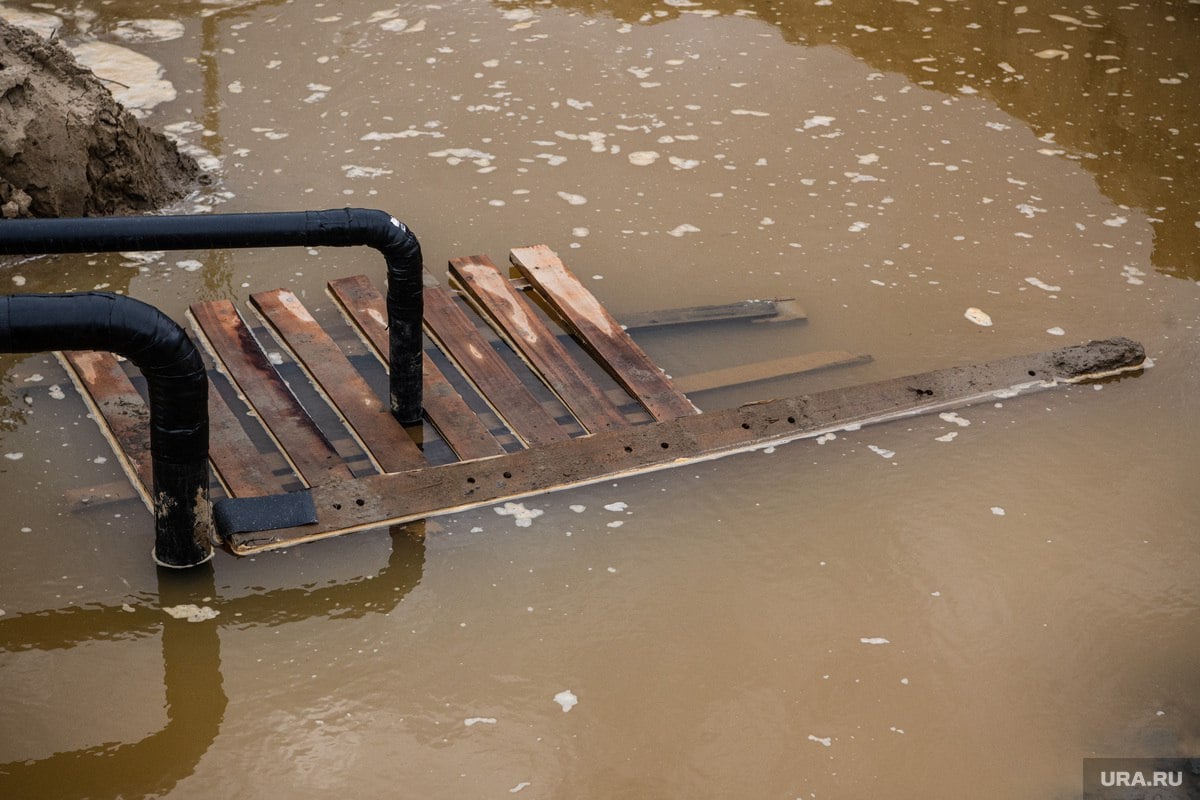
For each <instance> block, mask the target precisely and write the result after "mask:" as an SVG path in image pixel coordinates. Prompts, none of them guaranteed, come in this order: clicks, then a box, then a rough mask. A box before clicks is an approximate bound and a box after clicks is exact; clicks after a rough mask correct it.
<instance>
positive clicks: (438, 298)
mask: <svg viewBox="0 0 1200 800" xmlns="http://www.w3.org/2000/svg"><path fill="white" fill-rule="evenodd" d="M425 326H426V330H427V331H428V332H429V335H430V336H432V337H433V338H434V340H435V341H436V342H437V343H438V346H439V347H441V349H442V352H444V353H445V354H446V355H447V356H448V357H449V358H450V359H451V360H452V361H453V362H454V363H455V365H456V366H457V367H458V369H459V371H461V372H462V373H463V375H464V376H466V378H467V379H468V380H470V381H471V383H472V384H474V385H475V387H476V388H477V389H478V390H479V394H480V396H481V397H483V399H484V400H486V401H487V403H488V404H489V405H490V406H491V407H492V409H493V410H495V412H496V414H497V415H498V416H499V417H500V418H501V419H502V420H504V422H505V424H507V425H508V427H509V429H510V430H511V431H512V432H513V433H514V434H516V436H517V438H519V439H520V440H521V441H523V442H524V443H525V444H527V445H529V446H530V447H536V446H540V445H544V444H549V443H551V442H559V441H563V440H564V439H569V438H570V434H569V433H568V432H567V430H566V429H565V428H563V427H562V426H561V425H559V424H558V423H557V422H556V421H555V420H554V417H553V416H551V415H550V413H549V412H548V411H546V409H545V408H543V407H542V404H541V403H540V402H538V399H537V398H536V397H534V396H533V394H532V393H531V392H530V391H529V389H527V388H526V387H525V385H524V384H523V383H521V381H520V379H518V378H517V376H516V375H514V374H513V372H512V370H510V369H509V368H508V365H507V364H505V363H504V359H502V358H500V354H499V353H497V352H496V351H495V350H493V349H492V346H491V345H490V344H488V342H487V340H486V339H484V338H483V335H482V334H481V333H480V332H479V329H478V328H476V327H475V324H474V323H473V322H471V320H470V318H469V317H467V315H466V313H465V312H463V310H462V309H461V308H459V307H458V306H457V305H455V303H454V297H453V295H451V293H450V292H449V291H448V290H447V289H446V288H445V287H443V286H436V285H435V286H429V285H426V286H425Z"/></svg>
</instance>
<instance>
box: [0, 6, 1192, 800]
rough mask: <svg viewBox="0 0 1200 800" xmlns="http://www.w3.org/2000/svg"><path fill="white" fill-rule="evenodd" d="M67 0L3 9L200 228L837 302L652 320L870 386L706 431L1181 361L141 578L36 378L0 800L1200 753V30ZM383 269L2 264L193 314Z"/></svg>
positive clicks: (824, 377)
mask: <svg viewBox="0 0 1200 800" xmlns="http://www.w3.org/2000/svg"><path fill="white" fill-rule="evenodd" d="M46 8H47V7H46V6H45V5H44V4H41V3H24V2H12V0H5V2H3V3H2V4H0V13H3V14H4V15H5V16H7V17H10V18H14V17H20V18H23V19H25V20H27V21H30V22H32V23H34V24H35V25H38V26H40V29H42V30H45V31H47V32H50V31H54V30H57V34H56V35H57V36H58V37H59V38H60V39H62V40H64V41H66V42H67V43H68V44H71V45H72V46H76V47H81V48H83V50H82V51H83V52H85V53H88V54H91V57H93V58H99V57H100V56H104V57H105V58H100V64H99V65H98V67H97V68H98V69H101V70H103V69H124V70H125V71H124V72H121V73H119V74H121V75H123V76H124V77H121V78H114V80H117V81H119V82H120V83H119V84H113V85H114V87H115V88H116V89H117V90H118V96H119V97H120V96H122V94H124V95H125V97H124V99H125V101H126V102H128V103H130V104H131V105H133V106H135V107H137V108H139V113H140V115H141V116H142V118H143V120H144V121H145V122H146V123H147V124H149V125H151V126H153V127H155V128H158V129H164V130H167V131H169V132H171V133H172V134H173V135H174V136H175V137H177V138H178V139H179V140H180V141H181V142H182V143H183V145H184V146H185V148H186V149H187V150H188V151H189V152H191V153H193V154H194V155H197V156H198V157H199V158H200V159H201V161H202V163H204V164H205V165H206V166H207V168H209V169H211V170H212V171H214V173H215V174H216V177H217V180H216V181H215V182H214V183H213V185H212V186H209V187H206V188H205V189H203V190H202V193H201V194H199V195H197V196H194V197H192V198H189V200H188V201H186V202H185V203H184V204H183V205H182V206H180V207H179V208H177V209H175V210H176V211H191V210H193V209H194V210H196V211H197V212H198V213H204V212H209V211H214V210H215V211H245V210H293V209H301V208H329V207H337V206H339V205H343V204H351V205H356V206H366V207H379V208H383V209H386V210H388V211H390V212H392V213H394V214H395V215H397V216H398V217H399V218H401V219H403V220H404V221H405V222H406V223H408V224H409V225H411V226H412V228H413V229H414V230H415V231H416V232H417V234H418V235H419V236H420V237H421V241H422V243H423V246H424V249H425V254H426V259H427V264H428V265H429V266H430V267H431V268H433V269H435V270H436V271H438V272H439V273H442V272H443V268H444V265H445V263H446V260H447V259H448V258H450V257H453V256H460V255H470V254H475V253H489V254H491V256H492V257H493V258H494V259H497V260H499V259H501V258H504V256H505V254H506V252H507V250H508V249H509V248H510V247H513V246H519V245H525V244H532V243H546V244H548V245H550V246H551V247H552V248H554V249H555V250H557V251H558V252H559V253H561V254H562V255H563V256H564V258H565V259H566V261H567V263H568V265H569V266H571V267H573V268H574V270H575V271H576V272H577V273H578V274H579V275H581V276H583V277H584V279H585V281H586V282H587V283H588V285H589V286H590V287H591V288H592V289H593V291H594V292H595V293H596V294H597V296H599V297H600V299H601V300H602V301H603V302H605V303H606V305H607V306H608V307H609V308H610V309H611V310H612V311H613V312H614V313H615V314H616V315H617V316H618V318H619V317H620V315H621V313H622V312H634V311H643V310H650V309H656V308H664V307H672V306H680V305H698V304H704V303H719V302H727V301H730V300H734V299H742V298H747V297H771V296H795V297H797V298H799V300H800V302H801V304H802V305H803V306H804V308H805V309H806V310H807V312H808V316H809V318H808V320H807V321H806V322H792V323H788V324H785V325H774V326H768V325H755V326H750V325H746V326H739V325H728V326H724V327H722V326H717V325H713V326H708V327H703V328H700V329H695V330H690V331H687V332H679V331H675V332H664V333H655V334H646V335H644V336H642V337H641V340H640V341H641V343H642V344H643V346H644V347H645V348H646V349H647V350H648V351H649V352H650V353H651V355H652V356H653V357H654V358H655V359H656V360H658V362H659V363H661V364H663V365H665V366H666V367H667V368H668V369H669V370H670V371H672V372H675V373H677V374H683V373H687V372H693V371H703V370H709V369H716V368H720V367H725V366H729V365H732V364H737V363H741V362H745V361H749V360H755V359H759V358H767V357H772V356H782V355H788V354H793V353H803V352H808V351H816V350H830V349H845V350H851V351H855V352H863V353H870V354H871V355H872V356H873V357H874V360H873V361H872V362H870V363H869V364H865V365H859V366H853V367H847V368H842V369H835V370H829V371H826V372H823V373H818V374H815V375H810V376H807V377H801V378H793V379H781V380H776V381H771V382H767V383H761V384H756V385H751V386H742V387H738V388H736V389H726V390H722V391H718V392H709V393H706V394H702V395H698V396H697V397H696V400H697V402H698V403H699V404H700V405H701V407H704V408H718V407H724V406H729V405H733V404H735V403H739V402H745V401H749V400H753V399H762V398H767V397H775V396H782V395H786V394H796V393H801V392H807V391H813V390H817V389H822V388H828V387H833V386H841V385H852V384H856V383H863V382H866V381H869V380H874V379H877V378H882V377H889V376H898V375H903V374H907V373H911V372H920V371H924V370H928V369H935V368H939V367H944V366H951V365H955V364H964V363H970V362H975V361H983V360H987V359H990V358H995V357H1000V356H1005V355H1013V354H1018V353H1024V352H1032V351H1036V350H1045V349H1051V348H1054V347H1058V346H1062V345H1064V344H1070V343H1077V342H1085V341H1087V340H1089V339H1093V338H1102V337H1107V336H1112V335H1126V336H1129V337H1132V338H1135V339H1138V340H1140V341H1141V342H1143V343H1144V344H1145V346H1146V349H1147V351H1148V353H1149V355H1150V357H1151V359H1152V361H1153V366H1151V367H1149V368H1148V369H1146V370H1144V371H1143V372H1142V373H1139V374H1136V375H1132V376H1128V377H1124V378H1122V379H1120V380H1112V381H1109V382H1105V383H1098V384H1093V385H1084V386H1077V387H1072V388H1069V389H1060V390H1056V391H1054V392H1048V393H1043V394H1039V395H1034V396H1030V397H1021V398H1015V399H1007V400H997V401H996V402H995V403H988V404H984V405H981V406H975V407H972V408H969V409H964V410H960V411H959V412H957V413H954V414H944V415H941V416H937V415H933V416H929V417H921V418H916V419H911V420H907V421H903V422H895V423H889V424H885V425H881V426H875V427H866V428H863V429H861V430H857V431H843V432H839V433H837V434H836V436H831V437H822V439H821V440H807V441H803V442H799V443H795V444H791V445H787V446H783V447H779V448H776V449H775V450H774V451H772V452H757V453H752V454H745V455H740V456H735V457H731V458H728V459H725V460H721V461H716V462H711V463H705V464H702V465H699V466H695V467H689V468H682V469H677V470H673V471H668V472H661V473H656V474H653V475H647V476H643V477H638V478H635V479H628V480H622V481H619V482H616V483H604V484H600V485H596V486H593V487H590V488H586V489H581V490H577V491H569V492H561V493H557V494H551V495H546V496H541V497H536V498H533V499H529V500H526V501H524V503H523V505H522V507H521V509H523V511H521V510H520V509H518V510H517V511H518V513H515V514H514V513H502V512H512V511H513V510H514V509H512V508H507V509H506V508H503V507H501V508H484V509H481V510H478V511H474V512H470V513H464V514H461V515H458V516H454V517H448V518H442V519H438V520H436V523H435V522H433V521H431V522H430V523H428V525H427V527H426V529H425V536H424V538H423V539H420V538H415V537H414V536H413V534H412V533H411V532H409V531H405V530H395V531H379V532H371V533H362V534H355V535H353V536H348V537H344V538H341V539H335V540H332V541H327V542H321V543H317V544H312V545H307V546H303V547H299V548H296V549H294V550H291V551H288V552H284V553H272V554H267V555H262V556H258V557H255V558H247V559H242V560H238V559H235V558H234V557H232V556H229V555H226V554H223V553H219V554H218V556H217V559H216V561H215V564H214V567H213V569H212V570H211V572H204V573H202V574H201V575H199V576H193V577H191V578H190V579H189V580H186V581H176V580H165V579H164V580H161V581H160V576H158V575H157V574H156V572H155V569H154V567H153V565H152V563H151V561H150V558H149V549H150V545H151V530H152V526H151V520H150V518H149V515H148V514H147V513H146V511H145V510H144V509H143V508H141V507H140V506H138V505H137V504H136V503H134V502H132V501H130V502H125V503H117V504H113V505H108V506H104V507H101V508H95V509H92V510H89V511H87V512H83V513H80V512H76V511H73V510H72V507H71V506H70V505H69V503H68V501H67V500H66V499H65V497H66V496H67V495H68V494H69V492H71V491H72V490H75V489H79V488H82V487H87V486H92V485H98V484H104V483H108V482H112V481H118V480H121V473H120V470H119V469H118V467H117V466H116V464H115V462H114V459H113V457H112V454H111V453H110V452H109V449H108V447H107V445H106V444H105V442H104V441H103V439H102V438H101V437H100V435H99V434H98V433H97V431H96V429H95V427H94V425H93V423H92V422H91V421H90V420H89V419H87V418H86V416H85V409H84V407H83V404H82V402H81V401H80V400H79V398H78V397H77V395H76V393H75V391H74V389H73V388H72V387H71V385H70V383H69V382H68V381H67V379H66V376H65V374H64V373H63V372H62V371H61V370H60V368H59V367H58V366H57V365H56V363H55V362H54V361H53V360H52V359H50V358H49V357H46V356H31V357H15V356H11V357H5V358H4V359H3V361H2V362H0V365H2V367H3V369H4V375H5V378H4V383H3V390H4V391H3V402H4V406H3V409H2V413H0V424H2V426H3V430H2V431H0V455H3V460H0V464H2V465H3V466H2V468H0V472H2V474H0V481H3V483H2V486H3V498H4V514H3V521H2V522H0V546H2V547H3V552H4V554H5V557H4V559H3V565H2V566H0V615H2V616H0V688H2V690H3V696H4V698H5V699H4V702H3V703H0V796H3V797H6V798H7V797H13V798H17V797H22V798H23V797H54V798H64V797H141V796H155V797H170V798H211V797H241V798H277V797H288V798H318V797H320V798H324V797H329V796H331V795H338V794H349V795H353V796H355V797H368V798H376V797H378V798H385V797H387V798H391V797H439V798H462V797H508V796H510V795H516V796H519V797H543V798H562V797H581V798H617V797H629V798H650V797H653V798H660V797H661V798H676V797H764V798H765V797H771V798H854V797H880V796H888V797H901V798H916V797H996V798H1071V797H1079V796H1080V794H1081V769H1082V759H1084V758H1085V757H1089V756H1168V755H1192V756H1195V755H1200V699H1198V698H1200V695H1198V694H1197V688H1198V687H1200V611H1198V608H1197V606H1198V604H1200V580H1197V576H1198V575H1200V498H1198V496H1197V493H1196V491H1195V484H1196V477H1195V476H1196V475H1197V474H1200V414H1197V412H1196V408H1197V406H1196V398H1197V395H1198V392H1200V333H1198V331H1197V318H1198V315H1200V286H1198V285H1197V278H1200V196H1198V190H1197V187H1198V186H1200V175H1198V174H1197V171H1198V166H1197V165H1198V164H1200V152H1198V150H1200V88H1198V87H1200V63H1198V62H1200V56H1198V55H1197V53H1198V52H1200V51H1197V49H1196V47H1195V43H1196V42H1197V41H1198V40H1200V4H1197V3H1196V2H1195V0H1192V2H1184V1H1183V0H1173V1H1172V0H1156V1H1155V2H1116V1H1113V0H1099V1H1094V2H1091V3H1090V4H1081V3H1069V2H1065V0H1064V2H1053V1H1052V0H1021V2H1020V3H1017V2H1009V3H1004V2H996V3H983V2H966V0H903V1H897V2H890V1H888V0H874V1H873V2H867V1H866V0H861V1H855V0H819V1H818V2H812V1H811V0H803V2H786V3H771V2H764V1H762V0H746V2H740V3H739V2H735V1H734V0H711V2H710V1H709V0H666V2H663V3H633V2H627V1H624V0H622V1H621V2H611V3H604V2H587V1H586V0H579V1H576V0H560V1H559V2H539V3H532V4H531V3H520V2H492V3H485V2H467V1H466V0H446V1H445V2H439V3H436V4H400V5H393V4H391V3H390V2H387V0H379V1H378V2H361V1H360V0H347V2H339V3H319V2H312V3H309V2H242V3H223V2H220V0H217V1H216V2H208V1H207V0H205V2H181V3H170V4H156V3H152V2H133V1H132V0H115V1H114V2H105V3H99V2H95V3H93V2H89V0H84V1H83V2H81V3H78V4H74V5H72V6H71V10H70V11H69V13H68V12H66V11H60V12H56V13H57V16H55V13H52V12H50V11H48V10H46ZM134 56H137V58H134ZM114 74H117V73H114ZM381 270H382V265H381V264H379V263H377V259H375V258H373V257H372V255H371V254H370V253H356V252H351V251H345V250H338V251H333V250H329V251H311V252H307V251H304V250H292V251H252V252H248V251H239V252H195V253H169V254H124V255H118V254H112V255H92V256H71V257H59V258H41V259H33V260H23V259H10V260H9V261H8V262H6V265H5V266H3V267H0V282H2V283H3V284H5V285H6V286H8V288H9V290H11V291H23V292H29V291H62V290H66V289H72V288H74V289H91V288H93V287H104V288H108V289H110V290H119V291H125V292H128V293H129V294H131V295H133V296H136V297H138V298H140V299H143V300H146V301H148V302H152V303H155V304H157V305H159V306H160V307H162V308H163V309H164V310H165V311H167V312H168V313H169V314H171V315H172V316H174V317H175V318H176V319H183V312H184V309H185V308H186V306H187V304H188V303H190V302H194V301H195V300H198V299H212V298H219V297H228V298H232V299H234V300H235V301H237V302H241V301H243V300H244V299H245V298H246V297H247V296H248V294H249V292H250V291H251V290H254V291H257V290H259V289H265V288H272V287H275V286H280V285H283V286H287V287H289V288H291V289H292V290H294V291H295V292H297V294H300V295H302V296H304V297H306V298H307V299H308V301H309V302H310V303H312V304H314V305H317V306H327V305H328V301H327V300H325V299H324V296H323V294H322V292H323V286H324V282H325V281H326V280H327V279H329V278H331V277H337V276H345V275H352V274H356V273H361V272H367V273H369V274H371V275H373V276H375V277H376V278H378V277H379V273H380V272H381ZM968 309H977V310H978V311H979V312H982V315H986V318H988V319H990V321H991V325H990V326H983V325H981V324H979V322H981V321H984V320H985V318H984V317H983V316H982V315H981V314H975V313H972V314H971V315H968V314H967V312H968ZM968 316H971V317H974V319H975V320H976V321H972V319H970V318H968ZM168 577H171V576H168ZM189 605H190V606H194V607H195V608H192V609H190V611H191V616H192V618H193V619H195V620H197V621H191V622H189V621H187V613H186V612H188V611H189V609H188V606H189ZM167 609H170V610H172V611H174V612H175V613H177V614H180V615H181V616H182V618H178V619H177V618H175V617H173V616H171V615H170V614H168V613H167V611H166V610H167ZM214 614H215V616H214Z"/></svg>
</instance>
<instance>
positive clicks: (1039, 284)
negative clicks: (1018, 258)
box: [1025, 278, 1062, 292]
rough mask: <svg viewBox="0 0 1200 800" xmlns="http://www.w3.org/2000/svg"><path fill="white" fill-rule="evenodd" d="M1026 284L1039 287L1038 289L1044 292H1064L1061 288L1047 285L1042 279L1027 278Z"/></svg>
mask: <svg viewBox="0 0 1200 800" xmlns="http://www.w3.org/2000/svg"><path fill="white" fill-rule="evenodd" d="M1025 282H1026V283H1028V284H1029V285H1030V286H1034V287H1037V288H1038V289H1041V290H1042V291H1045V292H1061V291H1062V287H1061V286H1051V285H1050V284H1048V283H1046V282H1045V281H1043V280H1041V279H1040V278H1026V279H1025Z"/></svg>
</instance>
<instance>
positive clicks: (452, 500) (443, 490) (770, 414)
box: [231, 339, 1145, 554]
mask: <svg viewBox="0 0 1200 800" xmlns="http://www.w3.org/2000/svg"><path fill="white" fill-rule="evenodd" d="M1144 359H1145V351H1144V350H1143V349H1142V347H1141V345H1139V344H1137V343H1136V342H1132V341H1130V340H1128V339H1110V340H1106V341H1102V342H1091V343H1089V344H1087V345H1081V346H1077V347H1069V348H1063V349H1061V350H1054V351H1050V352H1045V353H1037V354H1033V355H1028V356H1017V357H1013V358H1006V359H1001V360H999V361H994V362H990V363H985V364H977V365H973V366H966V367H952V368H950V369H943V370H937V371H934V372H926V373H923V374H919V375H910V376H907V377H903V378H894V379H890V380H884V381H879V382H877V383H873V384H867V385H863V386H855V387H851V388H846V389H834V390H831V391H826V392H820V393H817V394H812V395H801V396H798V397H791V398H786V399H783V400H773V401H769V402H765V403H753V404H749V405H745V406H742V407H740V408H733V409H727V410H724V411H715V412H712V413H708V414H700V415H691V416H686V417H678V418H676V419H674V420H668V421H665V422H657V423H651V424H649V425H643V426H637V427H631V428H626V429H622V430H616V431H607V432H604V433H598V434H595V435H593V436H588V437H584V438H582V439H575V440H571V441H569V442H559V443H557V444H552V445H547V446H545V447H540V448H536V449H532V450H525V451H521V452H518V453H512V454H509V455H505V456H498V457H496V458H489V459H483V460H480V461H474V462H467V463H458V464H448V465H445V466H440V467H430V468H427V469H423V470H413V471H410V472H401V473H392V474H387V475H372V476H368V477H366V478H362V479H360V480H357V481H348V482H343V483H339V484H328V485H325V486H322V487H318V488H316V489H314V490H313V499H314V501H315V503H316V507H317V513H318V522H317V523H316V524H314V525H306V526H302V527H296V528H290V529H287V530H277V531H264V532H257V533H245V534H234V535H233V536H232V537H231V545H232V547H233V549H234V550H235V552H238V553H243V554H244V553H252V552H257V551H259V550H267V549H272V548H277V547H286V546H288V545H291V544H295V543H299V542H304V541H311V540H315V539H320V538H324V537H327V536H334V535H338V534H341V533H349V532H351V531H356V530H364V529H367V528H375V527H380V526H384V525H391V524H395V523H401V522H406V521H411V520H415V519H421V518H424V517H428V516H432V515H437V514H445V513H451V512H454V511H460V510H464V509H468V508H473V507H477V506H481V505H487V504H490V503H495V502H498V501H502V500H508V499H515V498H519V497H524V496H528V495H531V494H537V493H541V492H546V491H552V490H556V489H562V488H566V487H571V486H578V485H583V484H587V483H594V482H596V481H600V480H609V479H612V478H616V477H622V476H626V475H633V474H637V473H641V472H647V471H650V470H657V469H665V468H668V467H673V466H679V465H683V464H688V463H693V462H696V461H701V460H708V459H713V458H719V457H722V456H725V455H730V454H732V453H738V452H745V451H747V450H752V449H755V448H761V447H766V446H774V445H778V444H782V443H785V442H789V441H793V440H796V439H800V438H805V437H812V436H815V435H817V434H819V433H822V432H824V431H831V430H842V429H845V428H847V427H854V426H861V425H865V424H872V423H877V422H884V421H887V420H892V419H897V418H902V417H906V416H912V415H915V414H922V413H931V412H935V411H941V410H945V409H949V408H957V407H961V406H964V405H969V404H971V403H976V402H983V401H992V400H994V399H995V398H997V397H1012V396H1014V395H1016V394H1018V393H1019V392H1021V391H1031V390H1036V389H1045V388H1051V387H1053V386H1056V385H1059V384H1060V383H1063V382H1072V381H1078V380H1083V379H1086V378H1089V377H1096V376H1099V375H1104V374H1111V373H1113V372H1117V371H1122V370H1128V369H1136V368H1137V367H1138V366H1139V365H1141V364H1142V362H1143V361H1144Z"/></svg>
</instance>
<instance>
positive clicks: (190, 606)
mask: <svg viewBox="0 0 1200 800" xmlns="http://www.w3.org/2000/svg"><path fill="white" fill-rule="evenodd" d="M163 611H164V612H166V613H167V614H168V615H170V616H172V617H174V618H175V619H186V620H187V621H188V622H204V621H206V620H210V619H216V618H217V616H218V615H219V614H220V613H221V612H220V611H217V610H216V609H213V608H210V607H208V606H198V605H196V604H195V603H183V604H182V605H178V606H163Z"/></svg>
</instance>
